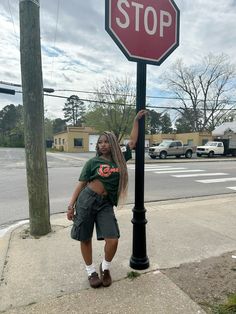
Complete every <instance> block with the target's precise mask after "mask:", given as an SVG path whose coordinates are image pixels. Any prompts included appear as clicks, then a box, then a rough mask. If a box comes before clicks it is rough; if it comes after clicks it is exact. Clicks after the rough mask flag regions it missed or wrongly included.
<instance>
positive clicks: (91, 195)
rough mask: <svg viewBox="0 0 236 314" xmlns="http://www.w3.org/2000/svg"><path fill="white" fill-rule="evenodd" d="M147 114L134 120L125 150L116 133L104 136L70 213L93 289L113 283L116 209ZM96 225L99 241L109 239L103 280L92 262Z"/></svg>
mask: <svg viewBox="0 0 236 314" xmlns="http://www.w3.org/2000/svg"><path fill="white" fill-rule="evenodd" d="M145 114H146V111H145V110H140V111H139V112H138V113H137V115H136V117H135V118H134V122H133V127H132V130H131V134H130V140H129V142H128V144H127V145H126V147H123V148H124V149H122V150H121V148H120V145H119V143H118V141H117V139H116V137H115V135H114V134H113V133H112V132H104V133H102V134H101V135H100V137H99V139H98V142H97V146H96V151H97V154H96V157H94V158H91V159H90V160H89V161H87V163H86V164H85V166H84V168H83V169H82V172H81V174H80V177H79V183H78V184H77V186H76V188H75V190H74V192H73V194H72V197H71V200H70V202H69V206H68V210H67V218H68V219H69V220H73V221H74V223H73V227H72V230H71V237H72V238H73V239H75V240H78V241H80V247H81V253H82V256H83V259H84V262H85V267H86V271H87V274H88V280H89V283H90V286H91V287H93V288H97V287H99V286H101V285H103V286H104V287H108V286H110V285H111V283H112V279H111V275H110V270H109V269H110V265H111V261H112V259H113V257H114V255H115V253H116V250H117V246H118V238H119V237H120V232H119V227H118V224H117V220H116V217H115V214H114V209H113V206H117V204H118V201H119V200H121V199H122V198H124V197H125V194H126V191H127V185H128V172H127V166H126V161H127V160H129V159H131V158H132V154H131V150H132V149H133V148H134V147H135V145H136V142H137V139H138V127H139V123H138V120H139V119H141V118H142V117H143V116H144V115H145ZM94 224H95V226H96V232H97V239H98V240H105V246H104V253H105V255H104V258H103V261H102V263H101V264H100V278H99V275H98V273H97V272H96V269H95V266H94V264H93V259H92V235H93V228H94Z"/></svg>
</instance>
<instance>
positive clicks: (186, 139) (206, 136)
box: [146, 132, 212, 146]
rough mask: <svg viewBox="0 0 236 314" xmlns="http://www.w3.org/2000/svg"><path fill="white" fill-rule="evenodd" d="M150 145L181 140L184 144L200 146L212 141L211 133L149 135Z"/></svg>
mask: <svg viewBox="0 0 236 314" xmlns="http://www.w3.org/2000/svg"><path fill="white" fill-rule="evenodd" d="M146 138H149V144H150V146H152V144H154V143H160V142H161V141H163V140H180V141H182V142H183V143H184V144H188V145H192V146H199V145H204V144H205V143H206V142H208V141H211V140H212V134H211V132H210V133H209V132H194V133H171V134H153V135H147V136H146Z"/></svg>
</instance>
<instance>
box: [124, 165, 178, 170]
mask: <svg viewBox="0 0 236 314" xmlns="http://www.w3.org/2000/svg"><path fill="white" fill-rule="evenodd" d="M167 168H173V167H172V166H153V165H145V170H147V169H167ZM128 169H131V170H134V169H135V165H128Z"/></svg>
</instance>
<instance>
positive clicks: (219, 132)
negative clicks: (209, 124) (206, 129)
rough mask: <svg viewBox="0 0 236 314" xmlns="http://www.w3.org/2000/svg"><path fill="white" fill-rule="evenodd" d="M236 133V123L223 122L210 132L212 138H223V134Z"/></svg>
mask: <svg viewBox="0 0 236 314" xmlns="http://www.w3.org/2000/svg"><path fill="white" fill-rule="evenodd" d="M230 132H233V133H236V121H233V122H225V123H223V124H221V125H220V126H218V127H217V128H215V130H214V131H212V135H213V136H223V135H224V134H225V133H230Z"/></svg>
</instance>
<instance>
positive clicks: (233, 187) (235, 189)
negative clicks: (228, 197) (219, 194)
mask: <svg viewBox="0 0 236 314" xmlns="http://www.w3.org/2000/svg"><path fill="white" fill-rule="evenodd" d="M226 189H230V190H234V191H236V186H227V188H226Z"/></svg>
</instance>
